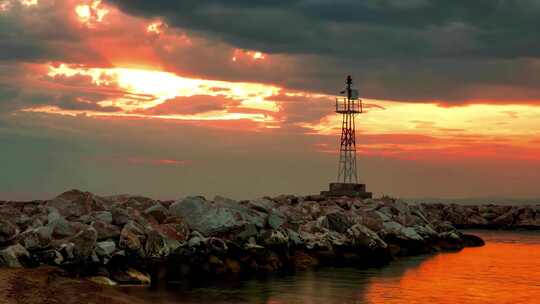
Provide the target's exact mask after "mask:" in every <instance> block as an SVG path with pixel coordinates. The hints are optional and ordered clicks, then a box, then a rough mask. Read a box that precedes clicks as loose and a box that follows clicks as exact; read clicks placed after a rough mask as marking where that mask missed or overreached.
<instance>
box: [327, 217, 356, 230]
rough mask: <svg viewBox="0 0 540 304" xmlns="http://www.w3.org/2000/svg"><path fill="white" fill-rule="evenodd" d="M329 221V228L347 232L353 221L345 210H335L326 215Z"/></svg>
mask: <svg viewBox="0 0 540 304" xmlns="http://www.w3.org/2000/svg"><path fill="white" fill-rule="evenodd" d="M326 220H327V221H328V228H329V229H330V230H333V231H336V232H339V233H345V232H346V231H347V229H349V228H350V227H351V226H352V225H353V222H352V220H351V219H350V218H349V216H347V214H345V213H344V212H333V213H329V214H327V215H326Z"/></svg>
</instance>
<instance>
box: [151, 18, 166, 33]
mask: <svg viewBox="0 0 540 304" xmlns="http://www.w3.org/2000/svg"><path fill="white" fill-rule="evenodd" d="M166 28H167V24H166V23H163V22H162V21H156V22H152V23H150V24H149V25H148V26H147V27H146V31H147V32H148V33H153V34H157V35H159V34H161V33H163V31H165V29H166Z"/></svg>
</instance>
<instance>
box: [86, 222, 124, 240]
mask: <svg viewBox="0 0 540 304" xmlns="http://www.w3.org/2000/svg"><path fill="white" fill-rule="evenodd" d="M90 226H92V227H93V228H94V229H96V231H97V234H98V240H99V241H102V240H108V239H117V238H119V237H120V228H118V227H117V226H115V225H112V224H109V223H107V222H104V221H100V220H96V221H94V222H92V223H91V224H90Z"/></svg>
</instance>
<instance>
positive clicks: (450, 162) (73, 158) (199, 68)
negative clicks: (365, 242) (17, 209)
mask: <svg viewBox="0 0 540 304" xmlns="http://www.w3.org/2000/svg"><path fill="white" fill-rule="evenodd" d="M539 28H540V1H535V0H514V1H512V0H476V1H471V0H453V1H446V0H444V1H443V0H365V1H358V0H257V1H252V0H181V1H177V0H155V1H143V0H102V1H99V0H90V1H84V0H63V1H54V0H0V200H2V199H4V200H5V199H34V198H48V197H50V196H53V195H56V194H58V193H60V192H63V191H64V190H67V189H71V188H79V189H83V190H87V191H92V192H95V193H98V194H113V193H137V194H142V195H147V196H153V197H157V198H178V197H180V196H184V195H189V194H203V195H207V196H209V197H212V196H213V195H216V194H220V195H224V196H230V197H233V198H253V197H257V196H263V195H277V194H281V193H292V194H309V193H318V192H319V191H320V190H324V189H325V188H326V187H327V183H328V182H331V181H333V180H335V179H336V174H337V162H338V153H337V149H338V136H339V128H340V127H341V124H340V117H339V116H337V115H336V114H335V113H333V110H334V108H333V107H334V98H335V94H336V93H338V92H339V91H341V90H342V89H343V86H344V80H345V77H346V76H347V75H349V74H350V75H352V76H353V79H354V81H355V86H356V87H358V88H359V90H360V95H361V96H362V99H363V100H364V103H365V105H366V109H367V112H366V113H364V114H362V115H361V116H360V117H359V118H358V121H357V127H358V128H359V130H358V131H357V137H358V138H357V142H358V150H359V152H358V153H359V160H358V166H359V175H360V178H361V180H362V182H365V183H367V185H368V186H367V187H368V190H370V191H373V192H375V194H376V195H382V194H388V195H393V196H399V197H540V186H539V181H540V85H539V84H540V39H539V35H538V29H539Z"/></svg>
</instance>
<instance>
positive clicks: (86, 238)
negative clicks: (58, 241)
mask: <svg viewBox="0 0 540 304" xmlns="http://www.w3.org/2000/svg"><path fill="white" fill-rule="evenodd" d="M66 241H67V242H70V243H73V245H74V248H73V255H74V257H75V258H78V259H85V258H88V257H90V256H91V255H92V253H93V251H94V247H95V245H96V241H97V231H96V229H94V228H92V227H88V228H86V229H84V230H82V231H80V232H79V233H77V234H76V235H74V236H72V237H70V238H68V239H66Z"/></svg>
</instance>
